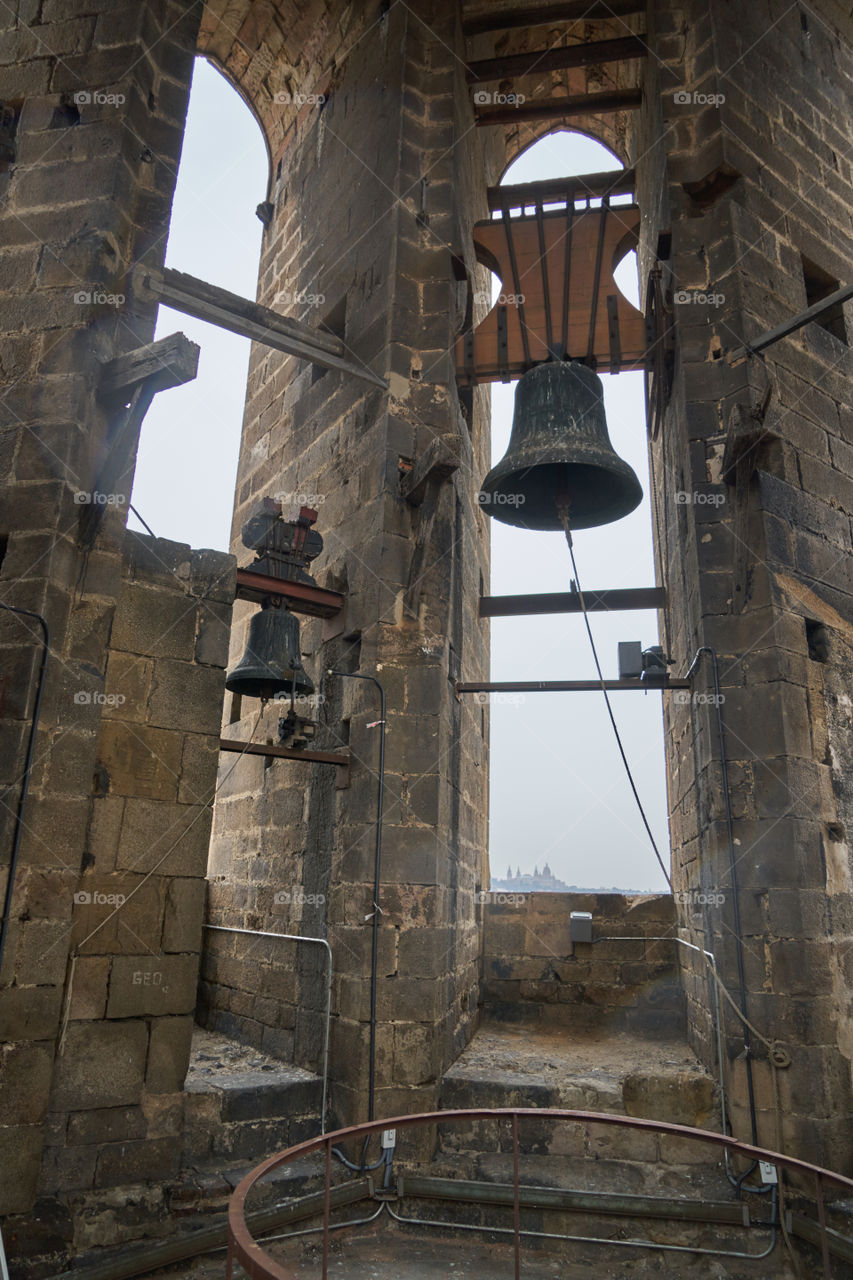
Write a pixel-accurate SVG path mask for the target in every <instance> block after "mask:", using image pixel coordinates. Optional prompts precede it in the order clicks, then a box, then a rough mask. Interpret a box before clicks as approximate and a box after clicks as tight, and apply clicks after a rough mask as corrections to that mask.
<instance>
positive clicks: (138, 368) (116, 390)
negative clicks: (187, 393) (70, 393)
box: [98, 333, 200, 404]
mask: <svg viewBox="0 0 853 1280" xmlns="http://www.w3.org/2000/svg"><path fill="white" fill-rule="evenodd" d="M199 351H200V348H199V346H198V345H197V344H196V343H195V342H190V340H189V338H187V337H185V336H184V334H182V333H172V334H170V335H169V337H168V338H160V340H159V341H158V342H149V343H147V344H146V345H145V346H144V347H135V348H134V350H133V351H126V352H125V354H124V355H122V356H116V358H115V360H108V361H106V363H105V364H104V365H103V369H102V372H101V377H100V380H99V382H98V395H99V396H100V397H101V398H102V399H105V400H111V399H113V398H116V397H122V402H123V403H125V404H126V403H127V401H128V400H129V399H130V397H131V396H132V395H133V392H134V391H135V390H136V388H137V386H138V385H139V383H140V382H144V381H145V380H146V378H151V377H155V376H156V378H157V389H158V391H165V390H167V388H169V387H180V386H182V385H183V383H185V382H192V380H193V378H194V377H195V376H196V374H197V373H198V357H199Z"/></svg>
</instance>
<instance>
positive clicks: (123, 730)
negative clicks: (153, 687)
mask: <svg viewBox="0 0 853 1280" xmlns="http://www.w3.org/2000/svg"><path fill="white" fill-rule="evenodd" d="M182 749H183V740H182V736H181V734H180V733H179V732H177V731H175V730H173V729H152V728H150V727H149V726H148V725H143V724H125V723H124V722H122V721H121V720H107V721H105V722H104V724H103V725H102V727H101V736H100V740H99V742H98V762H99V765H100V766H101V768H102V770H103V775H102V785H103V786H104V787H105V788H106V790H108V791H109V792H110V793H112V794H116V795H124V796H139V797H141V798H144V799H148V800H175V799H176V797H177V792H178V780H179V777H180V773H181V752H182Z"/></svg>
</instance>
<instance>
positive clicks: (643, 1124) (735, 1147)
mask: <svg viewBox="0 0 853 1280" xmlns="http://www.w3.org/2000/svg"><path fill="white" fill-rule="evenodd" d="M473 1120H494V1121H496V1122H497V1123H498V1124H500V1122H501V1121H507V1120H508V1121H510V1123H511V1126H512V1186H511V1188H508V1187H506V1188H499V1187H497V1186H495V1185H494V1184H490V1190H491V1195H490V1196H485V1195H484V1196H483V1197H482V1198H483V1200H484V1201H487V1202H491V1203H497V1201H496V1200H495V1196H494V1193H495V1192H496V1191H498V1190H502V1191H503V1192H504V1193H505V1194H504V1197H503V1200H502V1201H501V1203H504V1204H505V1205H506V1207H511V1208H512V1219H513V1225H512V1228H500V1227H494V1226H487V1225H485V1224H482V1225H479V1226H477V1227H471V1228H468V1229H476V1230H480V1231H485V1232H498V1233H503V1234H507V1235H512V1243H513V1253H514V1259H515V1280H520V1277H521V1240H522V1237H523V1236H526V1235H540V1236H543V1237H544V1238H548V1237H547V1236H546V1235H545V1233H542V1232H528V1231H524V1230H522V1228H521V1210H522V1208H524V1207H527V1206H528V1205H529V1204H531V1199H530V1194H529V1193H530V1191H531V1190H535V1191H542V1192H544V1191H545V1189H542V1188H533V1189H531V1188H527V1187H522V1186H521V1184H520V1182H519V1121H520V1120H533V1121H539V1122H540V1123H541V1122H542V1121H543V1120H544V1121H554V1122H560V1121H565V1122H567V1123H570V1124H583V1125H589V1124H593V1125H604V1126H613V1127H616V1128H624V1129H628V1130H632V1131H640V1132H645V1133H650V1134H662V1135H665V1136H669V1137H672V1138H680V1139H687V1140H688V1141H690V1142H700V1143H702V1142H704V1143H707V1144H710V1145H712V1146H716V1147H717V1148H719V1149H720V1150H721V1152H723V1153H734V1154H737V1155H739V1156H743V1157H745V1158H746V1159H748V1160H761V1161H766V1162H768V1163H769V1164H772V1165H775V1166H777V1168H780V1169H782V1170H787V1171H789V1172H790V1173H792V1174H796V1175H798V1177H799V1178H800V1179H804V1180H806V1182H807V1184H809V1185H811V1186H813V1187H814V1202H815V1207H816V1213H817V1218H816V1220H815V1219H812V1218H810V1217H807V1216H805V1215H803V1214H799V1213H798V1214H793V1215H791V1221H790V1224H789V1228H788V1230H789V1233H790V1234H792V1235H796V1236H798V1237H799V1238H800V1239H803V1240H805V1241H807V1242H809V1243H811V1244H813V1245H815V1246H817V1247H818V1248H819V1251H820V1254H821V1259H822V1274H823V1276H824V1277H825V1280H831V1270H830V1254H831V1253H837V1254H839V1255H840V1256H842V1257H845V1258H848V1259H851V1258H853V1242H851V1241H849V1240H848V1239H847V1237H845V1236H841V1235H840V1234H839V1233H837V1232H834V1231H832V1230H831V1229H830V1228H829V1227H828V1225H827V1221H826V1206H825V1201H824V1184H825V1183H831V1184H832V1185H833V1186H836V1187H840V1188H842V1190H843V1191H844V1192H845V1193H846V1195H847V1196H853V1179H851V1178H847V1177H844V1176H843V1175H842V1174H838V1173H833V1172H831V1171H830V1170H828V1169H822V1168H820V1167H819V1166H818V1165H813V1164H809V1163H808V1162H807V1161H804V1160H797V1159H794V1158H793V1157H791V1156H785V1155H782V1154H781V1153H779V1152H775V1151H767V1150H764V1149H763V1148H761V1147H755V1146H752V1145H750V1144H749V1143H745V1142H739V1141H738V1140H737V1139H736V1138H732V1137H729V1136H728V1135H727V1134H722V1133H714V1132H712V1131H711V1130H706V1129H692V1128H689V1127H687V1126H686V1125H678V1124H669V1123H668V1122H666V1121H662V1120H642V1119H635V1118H633V1117H628V1116H616V1115H611V1114H609V1113H607V1112H599V1111H567V1110H558V1109H549V1108H545V1107H506V1108H476V1109H465V1110H449V1111H431V1112H424V1113H421V1114H417V1115H409V1116H396V1117H394V1118H393V1119H387V1120H374V1121H372V1122H369V1123H366V1124H360V1125H355V1126H352V1127H350V1128H346V1129H339V1130H337V1131H336V1132H334V1133H329V1134H325V1135H323V1136H322V1137H320V1138H313V1139H311V1140H310V1141H308V1142H301V1143H299V1145H298V1146H295V1147H290V1148H289V1149H288V1150H287V1151H283V1152H279V1153H278V1154H277V1155H274V1156H271V1157H270V1158H269V1159H268V1160H265V1161H264V1162H263V1164H261V1165H258V1167H257V1168H256V1169H253V1170H252V1171H251V1172H250V1173H248V1174H247V1175H246V1177H245V1178H243V1180H242V1182H240V1183H239V1185H238V1186H237V1188H236V1190H235V1191H234V1194H233V1196H232V1197H231V1202H230V1204H229V1206H228V1260H227V1267H226V1277H227V1280H232V1277H233V1267H234V1263H235V1262H238V1263H239V1264H240V1266H241V1267H242V1268H243V1270H244V1271H245V1272H246V1274H247V1275H248V1276H249V1277H251V1280H296V1277H295V1275H294V1272H293V1271H292V1270H291V1269H290V1268H289V1267H288V1266H287V1265H286V1264H285V1263H282V1262H278V1261H276V1260H275V1259H274V1258H272V1257H270V1255H269V1254H268V1253H267V1252H266V1251H265V1250H264V1249H263V1248H262V1247H261V1245H260V1244H258V1242H257V1241H256V1240H255V1239H254V1238H253V1237H252V1235H251V1233H250V1231H249V1228H248V1225H247V1223H246V1200H247V1198H248V1196H249V1195H250V1193H251V1192H252V1190H253V1188H254V1187H255V1186H256V1185H257V1184H258V1183H259V1182H261V1181H262V1180H263V1179H264V1178H265V1177H266V1176H267V1175H268V1174H270V1173H272V1172H274V1171H275V1170H276V1169H279V1168H281V1166H282V1165H286V1164H288V1163H289V1162H290V1161H292V1160H296V1159H299V1158H300V1157H304V1156H307V1155H310V1154H311V1153H313V1152H319V1151H322V1152H323V1153H324V1157H325V1160H324V1164H325V1172H324V1187H323V1190H322V1191H321V1192H318V1193H314V1194H313V1195H311V1196H309V1197H306V1205H305V1211H304V1212H303V1213H302V1215H301V1216H302V1217H303V1218H309V1217H318V1216H321V1215H322V1220H323V1221H322V1226H321V1227H318V1228H313V1230H315V1231H317V1232H322V1237H323V1242H322V1278H323V1280H327V1278H328V1261H329V1233H330V1231H331V1230H333V1229H335V1228H337V1227H346V1226H348V1225H356V1224H355V1223H346V1222H344V1223H332V1221H331V1212H332V1209H333V1208H336V1207H339V1206H341V1205H343V1204H351V1203H353V1201H354V1200H355V1199H356V1198H358V1197H356V1196H354V1195H353V1194H352V1192H351V1188H349V1187H347V1186H339V1187H335V1188H333V1187H332V1148H333V1146H336V1145H337V1144H339V1143H342V1142H347V1141H350V1140H356V1139H358V1140H363V1139H364V1138H369V1137H370V1136H371V1135H372V1134H379V1133H381V1132H382V1130H386V1129H395V1130H401V1129H412V1128H420V1127H423V1126H427V1125H442V1126H447V1125H449V1124H453V1123H454V1122H458V1121H462V1122H468V1121H473ZM580 1163H582V1161H580ZM401 1181H402V1183H403V1186H402V1188H400V1189H399V1190H398V1192H397V1193H395V1192H394V1191H393V1190H391V1189H389V1190H385V1189H383V1190H382V1191H376V1190H374V1189H373V1186H372V1183H368V1186H367V1189H366V1190H364V1191H362V1192H361V1198H368V1197H370V1196H372V1197H373V1198H374V1199H375V1200H379V1201H382V1202H384V1203H385V1204H386V1205H387V1206H388V1208H389V1210H390V1205H389V1204H388V1202H389V1200H391V1199H395V1198H403V1195H404V1194H405V1183H406V1181H407V1177H406V1175H404V1176H403V1178H402V1179H401ZM408 1181H409V1182H412V1181H413V1180H412V1179H410V1178H409V1179H408ZM420 1181H422V1182H423V1181H435V1182H438V1181H439V1180H437V1179H432V1180H426V1179H420ZM449 1181H450V1184H451V1185H450V1186H449V1187H448V1189H447V1193H446V1197H445V1198H448V1199H450V1198H453V1192H452V1183H453V1181H455V1180H449ZM461 1185H462V1184H460V1186H461ZM464 1185H465V1186H466V1187H468V1186H470V1185H471V1184H467V1183H466V1184H464ZM550 1194H551V1195H552V1196H554V1195H555V1192H554V1191H553V1190H551V1191H550ZM563 1195H564V1197H565V1196H575V1197H576V1198H577V1196H578V1195H580V1197H581V1198H582V1199H584V1203H583V1205H581V1204H580V1200H579V1201H578V1203H577V1204H575V1205H572V1204H570V1203H568V1202H565V1203H563V1204H552V1205H551V1207H568V1208H572V1207H574V1208H579V1207H582V1208H584V1209H585V1211H586V1212H593V1213H600V1214H607V1213H608V1207H607V1202H608V1201H610V1202H611V1207H610V1209H609V1212H611V1213H614V1212H615V1213H621V1214H622V1215H626V1214H627V1215H628V1216H642V1215H641V1213H640V1209H639V1208H635V1212H634V1213H633V1214H632V1213H631V1208H632V1205H631V1204H628V1203H627V1202H628V1201H631V1202H634V1201H636V1202H637V1204H638V1205H639V1202H640V1201H641V1200H643V1199H644V1197H625V1196H611V1195H600V1196H596V1195H595V1194H593V1193H588V1192H587V1193H563ZM645 1199H647V1200H649V1202H650V1203H651V1202H652V1198H650V1197H646V1198H645ZM616 1201H620V1202H621V1201H625V1202H626V1203H625V1204H622V1205H621V1207H616V1206H615V1202H616ZM659 1203H661V1204H662V1203H663V1202H662V1201H660V1202H659ZM681 1203H682V1202H681V1201H679V1204H681ZM733 1203H734V1202H733ZM737 1203H738V1205H739V1202H737ZM592 1205H595V1207H592ZM382 1207H383V1204H382V1203H380V1205H379V1211H381V1209H382ZM538 1207H547V1206H545V1205H538ZM701 1207H702V1206H701V1203H699V1204H698V1205H697V1213H698V1211H699V1209H701ZM724 1208H728V1209H730V1208H731V1206H729V1205H726V1206H724ZM742 1208H743V1210H744V1217H743V1222H744V1225H746V1224H747V1223H748V1211H747V1210H746V1206H742ZM379 1211H377V1214H376V1215H373V1216H374V1217H376V1216H378V1212H379ZM290 1216H291V1220H294V1221H295V1220H296V1218H297V1209H296V1206H291V1210H290ZM673 1216H677V1215H673ZM681 1216H686V1215H684V1214H682V1215H681ZM392 1217H394V1218H398V1215H396V1214H393V1212H392ZM702 1217H703V1215H702V1214H701V1213H698V1219H697V1220H699V1219H702ZM367 1220H368V1219H363V1220H360V1221H367ZM704 1220H706V1221H707V1220H708V1219H707V1216H706V1217H705V1219H704ZM403 1221H410V1222H412V1221H413V1222H417V1223H419V1224H421V1223H422V1224H423V1225H431V1226H445V1227H447V1228H449V1229H451V1230H458V1229H460V1227H463V1226H464V1225H465V1224H460V1223H450V1222H446V1223H437V1222H428V1221H427V1220H420V1219H403ZM720 1221H731V1218H730V1217H729V1218H728V1219H727V1218H726V1217H725V1216H723V1217H721V1218H720ZM756 1225H759V1224H756ZM760 1225H763V1226H771V1225H772V1223H771V1222H769V1221H768V1222H764V1223H762V1224H760ZM551 1238H552V1239H565V1240H586V1241H590V1242H595V1243H600V1244H602V1245H614V1246H616V1245H620V1244H629V1245H631V1246H632V1247H636V1248H648V1249H652V1250H654V1249H663V1250H667V1249H669V1250H673V1249H674V1250H677V1251H680V1252H686V1253H708V1252H711V1253H714V1254H715V1255H716V1256H726V1251H725V1250H707V1249H702V1248H698V1247H697V1248H691V1247H690V1246H684V1245H667V1244H661V1243H657V1242H655V1241H650V1240H649V1241H624V1240H620V1239H618V1238H612V1239H611V1238H607V1237H589V1236H587V1237H582V1236H575V1237H572V1236H553V1237H551ZM774 1243H775V1236H774V1238H773V1239H772V1240H771V1245H770V1249H768V1250H765V1251H764V1253H762V1254H748V1253H740V1252H730V1256H733V1257H740V1258H744V1257H747V1258H748V1257H753V1258H758V1257H766V1256H767V1255H768V1254H769V1252H771V1251H772V1248H773V1244H774Z"/></svg>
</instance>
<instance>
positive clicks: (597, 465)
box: [479, 360, 643, 531]
mask: <svg viewBox="0 0 853 1280" xmlns="http://www.w3.org/2000/svg"><path fill="white" fill-rule="evenodd" d="M642 497H643V490H642V488H641V487H640V482H639V480H638V479H637V477H636V475H635V474H634V472H633V470H632V469H631V467H629V465H628V463H627V462H624V461H623V460H622V458H620V457H619V456H618V454H617V453H615V452H614V450H613V446H612V444H611V443H610V437H609V435H608V434H607V421H606V419H605V416H604V398H603V395H602V388H601V379H600V378H599V377H598V374H597V373H595V372H593V370H592V369H588V368H587V367H586V365H583V364H579V363H578V362H577V361H571V362H562V361H556V360H553V361H548V362H547V363H546V364H539V365H536V366H534V368H532V369H528V371H527V373H525V374H523V376H522V377H521V378H520V379H519V383H518V387H517V389H516V393H515V412H514V414H513V419H512V434H511V436H510V441H509V448H508V449H507V451H506V453H505V455H504V457H503V458H502V459H501V461H500V462H499V463H498V464H497V466H496V467H493V468H492V470H491V471H490V472H489V474H488V475H487V476H486V478H485V480H484V481H483V487H482V490H481V492H480V494H479V500H480V503H481V505H482V506H484V507H485V509H486V511H487V512H488V514H489V515H490V516H493V517H494V518H495V519H496V520H501V521H502V522H503V523H504V524H511V525H516V526H517V527H518V528H521V529H542V530H555V531H557V530H560V529H562V528H563V525H562V522H561V519H560V516H559V514H558V508H560V507H562V508H565V507H568V514H569V523H570V525H571V528H572V529H591V528H593V527H594V526H596V525H601V524H610V523H611V521H613V520H621V518H622V517H623V516H626V515H628V513H629V512H631V511H633V510H634V508H635V507H637V506H638V505H639V503H640V502H641V500H642Z"/></svg>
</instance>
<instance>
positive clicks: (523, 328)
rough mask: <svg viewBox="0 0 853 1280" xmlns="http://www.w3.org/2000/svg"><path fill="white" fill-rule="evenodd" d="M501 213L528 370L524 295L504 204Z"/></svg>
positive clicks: (510, 225)
mask: <svg viewBox="0 0 853 1280" xmlns="http://www.w3.org/2000/svg"><path fill="white" fill-rule="evenodd" d="M501 212H502V213H503V224H504V233H505V234H506V247H507V250H508V252H509V261H510V266H511V267H512V284H513V288H514V289H515V296H516V308H515V309H516V311H517V312H518V324H519V328H520V329H521V345H522V347H523V348H524V363H525V365H526V366H527V367H528V368H529V367H530V365H531V364H532V361H531V359H530V343H529V342H528V341H527V323H526V321H525V319H524V303H523V302H522V301H521V299H522V298H523V297H524V295H523V293H522V292H521V281H520V280H519V278H518V261H517V259H516V256H515V241H514V240H513V238H512V218H511V217H510V216H509V207H508V205H507V204H506V203H505V202H504V205H503V208H502V210H501Z"/></svg>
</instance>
